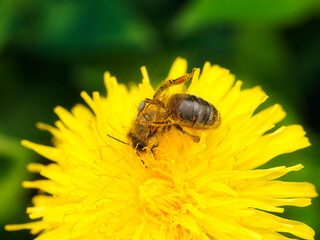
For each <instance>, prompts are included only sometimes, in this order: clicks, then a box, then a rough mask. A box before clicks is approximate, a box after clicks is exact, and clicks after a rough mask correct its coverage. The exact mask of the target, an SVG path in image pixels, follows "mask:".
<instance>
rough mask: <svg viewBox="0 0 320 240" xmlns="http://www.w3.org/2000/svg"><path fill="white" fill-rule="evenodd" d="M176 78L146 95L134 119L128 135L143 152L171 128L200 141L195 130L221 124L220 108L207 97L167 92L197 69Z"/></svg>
mask: <svg viewBox="0 0 320 240" xmlns="http://www.w3.org/2000/svg"><path fill="white" fill-rule="evenodd" d="M195 70H196V69H195V68H194V69H193V71H192V73H191V74H186V75H184V76H182V77H179V78H177V79H168V80H166V81H165V82H164V83H162V84H161V85H160V87H159V88H158V89H157V91H156V92H155V94H154V95H153V98H152V99H149V98H146V99H144V100H143V101H142V102H141V103H140V105H139V107H138V114H137V117H136V118H135V120H134V122H133V126H132V128H131V130H130V131H129V132H128V138H129V140H130V142H131V143H132V146H133V147H134V148H135V149H136V150H137V151H138V152H140V153H143V152H145V151H146V149H151V151H153V148H155V147H157V146H158V144H159V141H160V139H161V136H163V134H164V133H166V132H169V131H170V130H172V129H176V130H178V131H180V132H182V133H183V134H186V135H188V136H190V137H191V138H192V139H193V141H195V142H199V141H200V137H199V135H198V134H197V133H195V131H194V130H198V129H209V128H215V127H218V126H219V125H220V122H221V116H220V113H219V112H218V110H217V109H216V108H215V107H214V106H213V105H212V104H211V103H209V102H207V101H205V100H204V99H202V98H200V97H198V96H195V95H190V94H186V93H176V94H172V95H168V89H169V88H170V87H172V86H175V85H179V84H183V83H186V82H187V81H189V80H190V79H191V78H192V77H193V75H194V72H195Z"/></svg>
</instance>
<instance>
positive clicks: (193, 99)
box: [168, 94, 221, 129]
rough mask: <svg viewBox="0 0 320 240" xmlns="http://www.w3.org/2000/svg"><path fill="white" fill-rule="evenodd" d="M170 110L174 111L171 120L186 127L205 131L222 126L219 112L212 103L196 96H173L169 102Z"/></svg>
mask: <svg viewBox="0 0 320 240" xmlns="http://www.w3.org/2000/svg"><path fill="white" fill-rule="evenodd" d="M168 109H169V111H170V110H171V111H173V112H172V115H171V118H172V119H173V120H174V121H175V122H177V123H179V124H180V125H183V126H186V127H191V128H195V129H205V128H213V127H216V126H218V125H219V124H220V119H221V118H220V114H219V112H218V110H217V109H216V108H215V107H214V106H213V105H212V104H211V103H209V102H207V101H205V100H203V99H202V98H200V97H197V96H194V95H190V94H174V95H172V96H171V98H170V99H169V102H168ZM170 114H171V113H170Z"/></svg>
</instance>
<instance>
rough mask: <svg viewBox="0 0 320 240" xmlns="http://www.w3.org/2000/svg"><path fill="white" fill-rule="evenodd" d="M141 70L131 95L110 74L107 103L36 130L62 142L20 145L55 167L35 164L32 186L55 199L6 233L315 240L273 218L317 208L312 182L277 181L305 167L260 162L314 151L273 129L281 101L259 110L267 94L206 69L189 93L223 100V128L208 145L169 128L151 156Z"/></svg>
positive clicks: (307, 231) (174, 74)
mask: <svg viewBox="0 0 320 240" xmlns="http://www.w3.org/2000/svg"><path fill="white" fill-rule="evenodd" d="M186 71H187V62H186V60H185V59H182V58H178V59H177V60H176V61H175V62H174V64H173V66H172V68H171V70H170V72H169V75H168V78H178V77H180V76H182V75H184V74H185V73H186ZM141 72H142V76H143V80H142V83H141V84H139V85H138V86H136V85H134V84H132V85H131V87H130V88H127V87H126V86H125V85H123V84H119V83H118V82H117V80H116V78H115V77H113V76H111V74H110V73H109V72H106V73H105V75H104V81H105V85H106V88H107V92H108V95H107V96H106V97H103V96H100V94H99V93H98V92H94V93H93V94H92V97H91V96H89V95H88V94H87V93H86V92H82V93H81V96H82V98H83V99H84V100H85V102H86V103H87V105H88V106H89V108H88V107H86V106H84V105H80V104H78V105H76V106H75V107H74V108H73V109H72V110H71V112H69V111H67V110H66V109H64V108H62V107H60V106H58V107H56V108H55V109H54V111H55V113H56V114H57V115H58V117H59V119H60V120H59V121H57V122H56V124H55V126H54V127H52V126H48V125H46V124H43V123H39V124H37V127H38V128H39V129H42V130H46V131H49V132H50V133H51V134H52V135H53V146H43V145H40V144H36V143H32V142H29V141H26V140H23V141H22V144H23V145H24V146H25V147H27V148H30V149H32V150H34V151H36V152H37V153H39V154H40V155H42V156H44V157H45V158H47V159H49V160H51V161H52V163H51V164H48V165H43V164H35V163H32V164H30V165H29V166H28V169H29V171H31V172H37V173H40V174H41V175H42V176H44V179H41V180H36V181H26V182H24V183H23V186H24V187H26V188H36V189H39V190H41V192H43V193H45V194H39V195H38V196H36V197H34V198H33V206H32V207H29V208H28V209H27V213H28V214H29V217H30V219H33V220H35V222H31V223H25V224H18V225H8V226H6V229H7V230H19V229H30V230H31V233H32V234H37V237H36V239H37V240H51V239H52V240H53V239H59V240H70V239H77V240H80V239H83V240H84V239H95V240H96V239H97V240H99V239H128V240H129V239H137V240H138V239H145V240H149V239H150V240H151V239H164V240H170V239H172V240H173V239H194V240H198V239H199V240H200V239H201V240H203V239H206V240H212V239H215V240H243V239H246V240H251V239H252V240H260V239H261V240H262V239H267V240H268V239H270V240H285V239H291V238H288V237H285V236H283V235H282V234H281V233H290V234H292V235H294V236H297V237H300V238H303V239H314V231H313V230H312V229H311V228H310V227H308V226H307V225H305V224H303V223H300V222H296V221H292V220H287V219H284V218H281V217H278V216H276V215H274V214H273V213H282V212H283V211H284V207H285V206H298V207H305V206H308V205H310V204H311V200H310V199H311V198H312V197H316V196H317V193H316V191H315V188H314V186H313V185H312V184H310V183H306V182H301V183H297V182H284V181H280V180H278V178H280V177H281V176H283V175H285V174H287V173H289V172H294V171H299V170H300V169H302V168H303V166H302V165H301V164H298V165H295V166H292V167H286V166H279V167H274V168H269V169H264V168H263V167H261V166H262V165H263V164H265V163H266V162H268V161H270V160H271V159H272V158H274V157H276V156H278V155H280V154H284V153H290V152H293V151H296V150H298V149H301V148H305V147H307V146H309V145H310V143H309V141H308V139H307V138H306V137H305V132H304V130H303V128H302V127H301V126H300V125H291V126H283V127H280V128H278V129H276V130H274V131H270V130H271V129H273V128H274V126H275V124H276V123H278V122H280V121H281V120H282V119H283V118H284V117H285V112H284V111H283V109H282V107H281V106H280V105H279V104H275V105H273V106H271V107H268V108H266V109H264V110H262V111H260V112H258V113H257V112H256V109H257V107H258V106H259V105H260V104H261V103H263V102H264V101H265V100H266V99H267V95H266V94H265V93H264V92H263V91H262V89H261V88H260V87H254V88H251V89H245V90H242V89H241V86H242V82H241V81H235V77H234V75H232V74H230V72H229V71H228V70H226V69H224V68H221V67H219V66H217V65H213V66H212V65H211V64H210V63H208V62H207V63H205V65H204V67H203V69H202V72H201V73H200V71H199V70H195V72H194V77H193V79H192V82H191V84H190V86H189V88H188V89H186V92H187V93H188V94H193V95H197V96H199V97H201V98H203V99H204V100H206V101H208V102H210V103H211V104H213V105H214V106H215V107H216V108H217V109H218V111H219V112H220V114H221V117H222V121H221V124H220V126H219V127H217V128H213V129H209V130H204V131H202V132H200V133H199V136H201V139H200V142H195V141H193V140H192V139H191V138H190V137H188V136H185V135H184V134H182V133H181V132H178V131H169V132H166V133H165V134H163V135H162V136H161V139H160V140H159V146H158V147H157V149H156V150H157V151H156V153H154V154H153V152H150V154H146V155H141V154H137V151H136V150H135V149H134V146H132V144H131V145H130V139H128V138H127V134H128V131H129V130H130V129H131V128H132V122H133V120H134V119H135V117H136V116H137V108H138V106H139V103H140V102H141V101H142V100H143V99H145V98H152V96H153V94H154V92H155V91H154V89H153V88H152V86H151V85H150V79H149V76H148V73H147V70H146V68H145V67H142V68H141ZM177 89H178V90H175V91H184V88H183V86H178V88H177ZM110 136H112V138H111V137H110ZM115 138H116V139H118V140H119V141H116V140H115ZM127 142H128V143H129V144H126V143H127ZM124 143H125V144H124ZM258 167H260V168H259V169H257V168H258Z"/></svg>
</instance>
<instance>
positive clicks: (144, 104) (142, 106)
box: [138, 100, 146, 112]
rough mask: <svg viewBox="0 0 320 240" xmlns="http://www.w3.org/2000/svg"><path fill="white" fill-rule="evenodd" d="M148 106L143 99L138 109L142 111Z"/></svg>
mask: <svg viewBox="0 0 320 240" xmlns="http://www.w3.org/2000/svg"><path fill="white" fill-rule="evenodd" d="M145 106H146V101H145V100H143V101H142V102H141V103H140V104H139V107H138V111H139V112H141V111H142V110H143V109H144V108H145Z"/></svg>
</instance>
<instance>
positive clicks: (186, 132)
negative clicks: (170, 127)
mask: <svg viewBox="0 0 320 240" xmlns="http://www.w3.org/2000/svg"><path fill="white" fill-rule="evenodd" d="M174 127H175V128H176V129H177V130H179V131H180V132H182V133H183V134H187V135H189V136H190V137H191V138H192V140H193V141H194V142H196V143H198V142H200V137H199V135H197V134H196V133H194V132H191V131H187V130H185V129H183V128H182V127H181V126H180V125H174Z"/></svg>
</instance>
